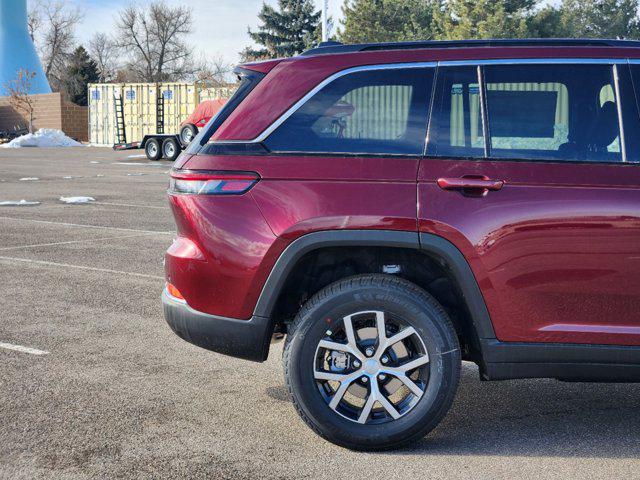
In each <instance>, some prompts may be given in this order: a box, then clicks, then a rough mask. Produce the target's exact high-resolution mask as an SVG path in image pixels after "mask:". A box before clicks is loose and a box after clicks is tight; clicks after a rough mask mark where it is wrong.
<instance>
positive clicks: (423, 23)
mask: <svg viewBox="0 0 640 480" xmlns="http://www.w3.org/2000/svg"><path fill="white" fill-rule="evenodd" d="M438 3H439V2H437V1H436V0H347V1H346V2H345V3H344V5H343V7H342V13H343V19H342V29H341V31H340V34H339V37H340V41H342V42H344V43H366V42H397V41H411V40H428V39H430V38H433V32H432V23H433V13H434V10H435V9H436V8H437V5H438Z"/></svg>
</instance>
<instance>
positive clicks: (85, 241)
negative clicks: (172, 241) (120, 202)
mask: <svg viewBox="0 0 640 480" xmlns="http://www.w3.org/2000/svg"><path fill="white" fill-rule="evenodd" d="M149 235H151V234H150V233H138V234H136V235H118V236H117V237H101V238H85V239H83V240H69V241H66V242H51V243H31V244H29V245H15V246H13V247H2V248H0V251H5V250H20V249H22V248H34V247H54V246H56V245H68V244H71V243H88V242H99V241H104V240H118V239H121V238H136V237H147V236H149Z"/></svg>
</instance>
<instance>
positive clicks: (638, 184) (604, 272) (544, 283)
mask: <svg viewBox="0 0 640 480" xmlns="http://www.w3.org/2000/svg"><path fill="white" fill-rule="evenodd" d="M467 175H477V176H486V177H488V178H491V179H500V180H503V181H504V182H505V186H504V187H503V188H502V189H501V190H499V191H495V192H488V193H486V195H484V196H482V197H467V196H464V195H463V194H462V193H461V192H459V191H445V190H443V189H441V188H440V187H438V185H437V184H436V180H437V179H438V178H442V177H446V178H459V177H462V176H467ZM419 205H420V210H419V217H420V220H419V225H420V231H422V232H428V233H434V234H438V235H441V236H443V237H445V238H447V239H448V240H450V241H451V242H452V243H454V244H455V245H456V246H458V248H459V249H460V250H461V251H462V253H463V254H464V255H465V257H466V258H467V259H468V261H469V263H470V265H471V267H472V270H473V271H474V274H475V276H476V278H477V280H478V283H479V285H480V287H481V290H482V292H483V295H484V297H485V301H486V303H487V307H488V309H489V313H490V315H491V319H492V322H493V325H494V328H495V331H496V336H497V338H498V339H499V340H502V341H513V342H522V341H528V342H563V343H600V344H623V345H640V317H639V316H638V312H640V275H639V274H638V272H640V210H639V209H638V205H640V169H639V168H638V167H637V166H634V165H623V164H608V165H607V164H570V163H547V162H524V161H517V162H508V161H474V160H466V161H465V160H446V159H425V160H423V162H422V164H421V167H420V174H419Z"/></svg>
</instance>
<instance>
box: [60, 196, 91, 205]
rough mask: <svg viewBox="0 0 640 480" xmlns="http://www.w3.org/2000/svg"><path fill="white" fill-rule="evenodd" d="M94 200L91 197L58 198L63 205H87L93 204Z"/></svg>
mask: <svg viewBox="0 0 640 480" xmlns="http://www.w3.org/2000/svg"><path fill="white" fill-rule="evenodd" d="M95 200H96V199H95V198H93V197H60V201H61V202H63V203H74V204H76V203H89V202H94V201H95Z"/></svg>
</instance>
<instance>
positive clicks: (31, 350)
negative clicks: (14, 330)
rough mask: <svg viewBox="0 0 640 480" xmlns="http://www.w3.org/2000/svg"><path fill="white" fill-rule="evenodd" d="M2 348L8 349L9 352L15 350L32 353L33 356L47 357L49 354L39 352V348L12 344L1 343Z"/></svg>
mask: <svg viewBox="0 0 640 480" xmlns="http://www.w3.org/2000/svg"><path fill="white" fill-rule="evenodd" d="M0 348H6V349H7V350H15V351H16V352H22V353H30V354H31V355H47V354H48V353H49V352H45V351H44V350H38V349H37V348H31V347H23V346H22V345H13V344H11V343H3V342H0Z"/></svg>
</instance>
